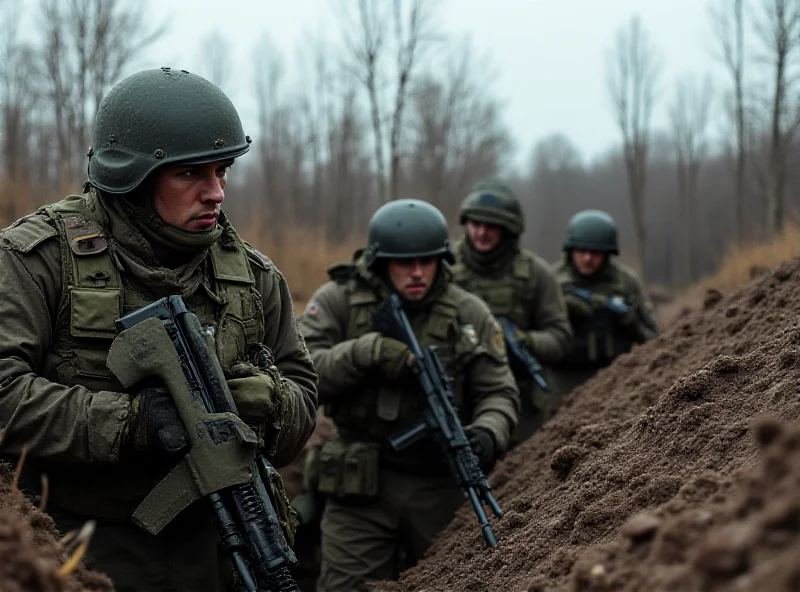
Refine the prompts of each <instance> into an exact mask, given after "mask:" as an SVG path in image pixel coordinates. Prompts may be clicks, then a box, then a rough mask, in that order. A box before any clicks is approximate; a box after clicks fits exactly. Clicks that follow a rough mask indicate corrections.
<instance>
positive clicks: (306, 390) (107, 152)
mask: <svg viewBox="0 0 800 592" xmlns="http://www.w3.org/2000/svg"><path fill="white" fill-rule="evenodd" d="M249 149H250V138H249V137H248V136H245V134H244V131H243V129H242V125H241V122H240V120H239V116H238V114H237V112H236V109H235V108H234V106H233V105H232V104H231V102H230V100H229V99H228V97H226V96H225V95H224V94H223V93H222V91H220V90H219V89H218V88H217V87H216V86H214V85H213V84H211V83H210V82H208V81H206V80H204V79H203V78H201V77H199V76H196V75H194V74H190V73H188V72H186V71H183V70H173V69H170V68H160V69H155V70H146V71H143V72H139V73H137V74H133V75H132V76H130V77H128V78H126V79H125V80H123V81H121V82H120V83H119V84H117V85H116V86H115V87H114V88H112V89H111V90H110V91H109V93H108V95H106V97H105V98H104V99H103V101H102V102H101V103H100V107H99V109H98V112H97V119H96V121H95V125H94V136H93V138H92V149H91V150H90V151H89V182H88V183H87V184H86V187H85V188H84V190H85V192H84V193H83V194H80V195H71V196H69V197H67V198H66V199H64V200H62V201H60V202H57V203H54V204H50V205H47V206H43V207H42V208H40V209H39V210H37V211H36V212H35V213H33V214H30V215H28V216H25V217H24V218H22V219H20V220H18V221H17V222H15V223H14V224H12V225H11V226H10V227H8V228H6V229H4V230H3V231H2V233H0V234H1V236H0V277H2V278H3V281H2V282H0V428H4V429H5V430H6V438H5V441H4V443H3V450H2V452H3V453H4V454H6V455H14V456H16V455H19V454H21V452H22V451H23V449H24V448H27V450H28V457H27V458H28V460H27V462H26V463H25V469H26V472H27V476H26V486H27V487H29V488H33V487H34V486H37V485H38V483H39V473H45V474H46V475H47V476H48V477H49V483H50V489H49V491H50V495H49V502H48V511H49V512H50V514H51V515H52V516H53V518H54V519H55V521H56V524H57V525H58V527H59V528H60V529H61V530H62V531H63V532H66V531H69V530H72V529H75V528H79V527H80V526H82V525H83V524H84V522H86V521H87V520H88V519H93V520H94V521H95V522H96V526H95V531H94V535H93V537H92V541H91V545H90V547H89V553H88V564H89V566H90V567H91V568H93V569H96V570H99V571H102V572H105V573H106V574H108V575H109V576H110V577H111V578H112V580H113V581H114V584H115V588H116V590H118V591H119V592H124V591H133V590H136V591H137V592H142V591H144V592H148V591H161V590H193V591H209V592H212V591H213V592H216V591H217V590H222V589H227V585H228V580H229V579H230V572H231V566H230V562H229V561H228V560H227V559H221V558H220V554H219V549H218V546H219V535H218V533H217V530H216V528H215V527H214V525H213V523H212V522H211V516H210V511H209V508H208V505H207V504H205V503H196V504H192V505H190V506H189V507H188V508H186V509H185V510H183V511H182V512H181V513H180V514H179V515H178V516H177V517H176V518H175V519H174V520H173V521H172V522H170V523H169V524H168V525H167V526H166V527H165V528H164V529H163V530H162V531H161V532H160V533H159V534H158V535H152V534H150V533H148V532H146V531H144V530H143V529H141V528H139V526H137V525H135V524H134V523H133V522H132V521H131V516H132V514H133V512H134V510H135V509H136V508H137V506H138V505H139V504H140V503H141V502H142V500H143V499H144V498H145V496H147V495H148V494H149V493H150V492H151V490H152V489H153V488H154V487H155V486H156V485H157V484H158V483H159V482H160V481H161V480H162V479H163V478H164V477H165V476H166V475H167V474H169V473H170V471H172V469H173V468H174V467H175V466H176V464H177V463H178V462H179V461H180V459H181V458H182V457H183V454H184V453H185V452H186V450H187V447H188V434H187V432H186V429H185V427H184V426H183V423H182V422H181V420H180V417H179V415H178V411H177V409H176V407H175V404H174V402H173V400H172V397H171V396H170V395H169V393H168V392H167V391H166V390H164V389H163V388H162V387H161V386H160V385H158V384H155V385H148V386H147V387H146V388H137V389H126V388H124V387H123V386H122V384H120V382H119V380H118V379H117V377H116V376H114V375H113V374H112V373H111V372H110V371H109V369H108V368H107V366H106V358H107V355H108V351H109V347H110V346H111V343H112V341H113V340H114V339H115V337H116V335H117V330H116V327H115V324H114V321H115V319H118V318H120V317H122V316H123V315H125V314H128V313H130V312H132V311H134V310H137V309H139V308H141V307H142V306H144V305H147V304H149V303H151V302H153V301H154V300H158V299H160V298H162V297H165V296H169V295H173V294H177V295H180V296H181V297H182V298H183V300H184V302H185V304H186V307H187V308H188V309H189V310H191V311H192V312H194V313H195V314H196V315H197V317H198V319H199V320H200V322H201V323H202V325H203V326H204V328H205V330H206V331H207V333H208V339H209V341H210V342H213V346H214V348H215V351H216V352H217V356H218V358H219V361H220V364H221V366H222V368H223V369H224V371H225V372H226V377H229V380H228V387H229V388H230V391H231V394H232V395H233V399H234V401H235V402H236V405H237V407H238V409H239V412H240V414H241V417H242V419H244V420H245V421H246V422H247V423H248V424H249V425H251V426H253V428H254V430H255V431H256V433H257V434H258V435H259V436H260V437H261V439H262V444H263V452H264V454H265V455H266V456H267V458H269V460H271V461H272V462H273V463H274V464H275V465H276V466H278V467H280V466H283V465H286V464H288V463H289V462H290V461H291V460H292V459H293V458H294V457H295V456H296V455H297V454H298V452H300V450H301V449H302V448H303V445H304V444H305V442H306V440H307V439H308V437H309V436H310V435H311V432H312V430H313V429H314V420H315V415H316V375H315V373H314V369H313V366H312V364H311V359H310V357H309V354H308V350H307V349H306V347H305V345H304V344H303V339H302V337H301V336H300V333H299V331H298V328H297V323H296V321H295V316H294V307H293V305H292V299H291V296H290V295H289V288H288V286H287V283H286V280H285V279H284V277H283V275H282V274H281V273H280V272H279V271H278V269H276V267H275V265H274V264H273V263H272V262H271V261H270V260H269V259H267V257H265V256H264V255H262V254H261V253H260V252H258V251H257V250H255V249H254V248H253V247H252V246H250V245H249V244H247V243H245V242H244V241H243V240H242V239H241V238H240V237H239V235H238V234H237V232H236V231H235V230H234V228H233V226H232V225H231V223H230V222H229V221H228V220H227V218H226V217H225V214H224V212H223V211H222V210H221V205H222V202H223V200H224V198H225V186H226V183H227V172H228V169H229V168H230V167H231V165H232V164H233V161H234V159H235V158H237V157H239V156H241V155H243V154H245V153H246V152H247V151H248V150H249ZM264 346H266V347H267V348H269V349H270V350H271V351H272V353H273V355H274V365H273V366H270V367H268V368H267V367H265V368H264V369H261V368H257V367H256V366H254V365H253V364H252V363H250V360H251V354H250V353H249V352H251V351H259V350H261V349H262V348H263V347H264ZM234 370H235V375H234ZM277 493H278V494H277V495H276V496H275V500H276V506H278V507H277V508H276V509H277V510H278V514H279V516H280V517H281V519H282V520H283V521H284V522H285V524H287V525H288V524H289V521H290V520H291V519H292V518H293V515H292V514H291V513H290V512H289V509H288V501H286V500H285V493H284V492H283V491H280V492H277ZM282 501H284V502H285V503H281V502H282ZM288 530H291V528H289V529H288ZM289 534H290V535H291V533H290V532H289ZM289 538H290V540H291V536H290V537H289ZM223 586H224V587H223Z"/></svg>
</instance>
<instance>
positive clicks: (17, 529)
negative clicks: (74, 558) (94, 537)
mask: <svg viewBox="0 0 800 592" xmlns="http://www.w3.org/2000/svg"><path fill="white" fill-rule="evenodd" d="M11 481H12V476H11V469H10V467H9V466H8V465H6V464H2V463H0V590H2V591H3V592H90V591H91V592H112V591H113V589H114V588H113V586H112V584H111V580H110V579H108V577H106V576H105V575H103V574H99V573H96V572H92V571H89V570H88V569H86V568H85V567H84V566H83V565H79V566H78V568H77V569H76V570H75V571H73V572H72V573H71V574H69V575H67V576H66V577H61V576H59V575H58V569H59V568H60V567H61V566H62V565H64V563H65V562H66V560H67V559H68V557H67V553H66V551H65V550H64V549H63V548H61V547H60V546H59V545H58V543H57V541H58V540H59V539H60V538H61V534H60V533H59V532H58V530H57V529H56V525H55V523H54V522H53V519H52V518H50V516H48V515H47V514H45V513H43V512H40V511H39V510H38V509H37V508H36V507H34V506H33V505H32V504H31V503H30V502H29V501H28V499H27V498H25V496H23V495H22V494H21V493H20V492H19V490H17V489H12V487H11Z"/></svg>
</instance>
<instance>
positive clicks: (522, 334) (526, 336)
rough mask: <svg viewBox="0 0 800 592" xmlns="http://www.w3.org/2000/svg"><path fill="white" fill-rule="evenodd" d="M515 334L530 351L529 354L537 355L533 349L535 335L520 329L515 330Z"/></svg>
mask: <svg viewBox="0 0 800 592" xmlns="http://www.w3.org/2000/svg"><path fill="white" fill-rule="evenodd" d="M514 333H515V334H516V336H517V339H519V340H520V342H521V343H522V344H523V345H524V346H525V347H526V348H527V349H528V351H529V352H531V353H532V354H536V351H535V350H534V349H533V335H531V334H530V333H528V332H527V331H523V330H522V329H520V328H519V327H515V328H514Z"/></svg>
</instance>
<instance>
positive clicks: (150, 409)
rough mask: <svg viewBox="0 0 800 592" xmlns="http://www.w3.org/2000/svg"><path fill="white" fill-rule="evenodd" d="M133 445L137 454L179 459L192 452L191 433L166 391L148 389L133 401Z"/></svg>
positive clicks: (131, 441) (130, 435)
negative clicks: (154, 454) (189, 450)
mask: <svg viewBox="0 0 800 592" xmlns="http://www.w3.org/2000/svg"><path fill="white" fill-rule="evenodd" d="M131 416H132V417H131V429H130V432H129V437H128V438H129V443H130V445H131V447H132V448H133V450H134V451H135V452H139V453H156V454H159V455H161V456H164V457H166V458H171V459H175V458H178V457H180V456H183V454H184V453H185V452H186V451H187V450H188V449H189V447H190V446H189V433H188V432H187V431H186V428H185V427H184V426H183V422H182V421H181V417H180V414H179V413H178V408H177V407H175V402H174V401H173V400H172V397H171V396H170V395H169V393H168V392H166V391H165V390H164V389H155V388H146V389H144V390H143V391H142V392H141V393H139V394H138V395H136V396H135V397H134V398H133V401H132V409H131Z"/></svg>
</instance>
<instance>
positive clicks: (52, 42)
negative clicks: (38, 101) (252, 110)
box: [40, 0, 166, 189]
mask: <svg viewBox="0 0 800 592" xmlns="http://www.w3.org/2000/svg"><path fill="white" fill-rule="evenodd" d="M40 7H41V20H42V30H43V38H44V43H43V46H42V57H43V64H44V71H45V77H46V92H47V95H48V99H49V102H50V105H51V108H52V109H53V117H54V124H55V129H56V136H57V145H58V163H59V168H58V178H57V185H58V187H59V189H65V188H66V187H68V186H71V185H73V183H74V182H75V180H76V179H77V178H79V176H80V175H82V174H83V173H82V169H83V165H84V162H85V161H84V159H85V153H86V149H87V148H88V147H89V130H90V126H91V120H92V119H93V118H94V114H95V113H96V111H97V107H98V105H99V104H100V101H101V100H102V98H103V95H104V94H105V93H106V91H107V90H108V87H109V86H110V85H111V84H112V83H113V82H114V81H116V80H118V79H119V78H120V76H121V75H122V73H123V71H124V69H125V68H126V67H127V66H128V65H129V64H130V63H131V61H132V60H133V59H134V58H135V57H136V55H137V54H138V53H139V52H140V51H142V50H143V49H144V48H145V47H147V46H148V45H150V44H152V43H153V42H154V41H156V40H157V39H158V38H159V37H160V36H161V35H162V34H163V33H164V32H165V30H166V27H165V25H161V26H158V25H156V26H153V24H152V23H151V20H150V19H149V18H147V17H146V16H145V15H146V14H147V5H146V4H144V3H138V4H137V3H133V4H131V3H125V2H123V1H122V0H69V1H63V0H41V5H40Z"/></svg>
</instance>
